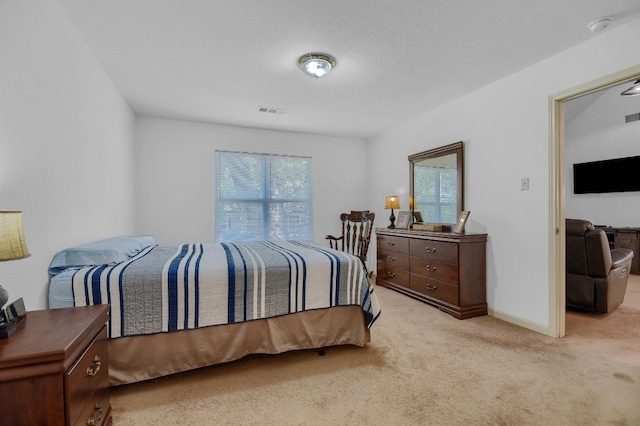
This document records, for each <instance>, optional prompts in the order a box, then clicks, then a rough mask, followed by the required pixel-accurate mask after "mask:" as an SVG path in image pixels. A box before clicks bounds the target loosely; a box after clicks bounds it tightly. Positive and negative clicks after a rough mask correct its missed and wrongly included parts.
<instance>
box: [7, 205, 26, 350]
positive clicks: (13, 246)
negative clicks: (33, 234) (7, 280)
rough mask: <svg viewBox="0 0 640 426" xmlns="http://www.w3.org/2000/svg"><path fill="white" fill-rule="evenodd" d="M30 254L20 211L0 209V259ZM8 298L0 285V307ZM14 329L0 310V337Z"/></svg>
mask: <svg viewBox="0 0 640 426" xmlns="http://www.w3.org/2000/svg"><path fill="white" fill-rule="evenodd" d="M29 256H31V253H29V250H27V243H26V242H25V239H24V232H23V230H22V212H21V211H15V210H0V261H4V260H17V259H23V258H25V257H29ZM8 300H9V292H8V291H7V290H6V289H5V288H4V287H2V286H1V285H0V309H2V308H3V307H4V305H5V303H7V301H8ZM15 329H16V324H15V322H13V321H7V319H6V317H5V312H4V311H2V312H0V338H7V337H9V336H10V335H11V334H12V333H13V332H14V331H15Z"/></svg>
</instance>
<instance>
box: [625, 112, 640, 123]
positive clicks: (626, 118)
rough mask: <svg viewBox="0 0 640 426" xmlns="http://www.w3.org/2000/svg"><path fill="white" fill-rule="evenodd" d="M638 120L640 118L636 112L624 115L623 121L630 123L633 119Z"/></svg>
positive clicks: (639, 113) (639, 114)
mask: <svg viewBox="0 0 640 426" xmlns="http://www.w3.org/2000/svg"><path fill="white" fill-rule="evenodd" d="M638 120H640V112H636V113H635V114H629V115H625V117H624V122H625V123H631V122H633V121H638Z"/></svg>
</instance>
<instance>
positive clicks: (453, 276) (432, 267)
mask: <svg viewBox="0 0 640 426" xmlns="http://www.w3.org/2000/svg"><path fill="white" fill-rule="evenodd" d="M410 270H411V273H414V274H418V275H422V276H425V277H427V278H432V279H436V280H438V281H444V282H447V283H450V284H454V285H457V284H458V265H452V264H451V263H444V262H440V261H438V260H433V259H425V258H423V257H416V256H411V257H410Z"/></svg>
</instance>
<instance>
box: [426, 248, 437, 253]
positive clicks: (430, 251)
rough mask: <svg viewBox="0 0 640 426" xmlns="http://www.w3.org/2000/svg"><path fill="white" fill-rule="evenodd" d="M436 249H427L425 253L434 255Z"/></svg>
mask: <svg viewBox="0 0 640 426" xmlns="http://www.w3.org/2000/svg"><path fill="white" fill-rule="evenodd" d="M435 252H436V249H435V247H427V253H435Z"/></svg>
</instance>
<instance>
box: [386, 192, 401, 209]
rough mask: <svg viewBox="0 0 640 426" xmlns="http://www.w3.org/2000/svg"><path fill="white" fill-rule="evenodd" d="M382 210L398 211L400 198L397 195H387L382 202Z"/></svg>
mask: <svg viewBox="0 0 640 426" xmlns="http://www.w3.org/2000/svg"><path fill="white" fill-rule="evenodd" d="M384 208H385V209H399V208H400V198H399V197H398V196H397V195H389V196H388V197H387V198H385V200H384Z"/></svg>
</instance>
